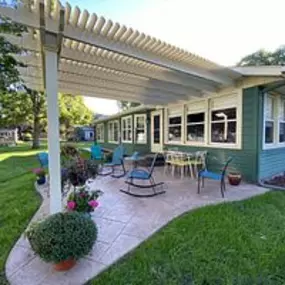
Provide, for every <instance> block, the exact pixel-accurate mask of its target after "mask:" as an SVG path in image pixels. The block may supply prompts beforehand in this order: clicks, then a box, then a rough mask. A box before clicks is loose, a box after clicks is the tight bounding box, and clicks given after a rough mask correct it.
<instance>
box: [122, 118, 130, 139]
mask: <svg viewBox="0 0 285 285" xmlns="http://www.w3.org/2000/svg"><path fill="white" fill-rule="evenodd" d="M128 119H131V128H130V130H131V140H124V123H123V121H125V120H126V121H127V120H128ZM126 130H128V128H127V129H126ZM121 138H122V142H123V143H133V116H132V115H130V116H125V117H122V118H121Z"/></svg>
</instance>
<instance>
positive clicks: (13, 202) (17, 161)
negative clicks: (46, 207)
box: [0, 144, 40, 285]
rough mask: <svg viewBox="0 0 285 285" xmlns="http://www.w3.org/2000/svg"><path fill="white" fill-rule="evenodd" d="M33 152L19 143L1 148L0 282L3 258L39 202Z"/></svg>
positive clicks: (3, 264)
mask: <svg viewBox="0 0 285 285" xmlns="http://www.w3.org/2000/svg"><path fill="white" fill-rule="evenodd" d="M35 154H36V151H31V150H30V146H28V145H27V144H21V145H20V146H17V147H7V148H4V147H1V148H0V209H1V215H0V245H1V246H0V284H1V285H2V284H8V283H7V280H6V279H5V271H4V268H5V261H6V259H7V257H8V254H9V252H10V250H11V248H12V246H13V245H14V243H15V242H16V241H17V239H18V238H19V236H20V235H21V233H22V232H23V231H24V230H25V228H26V226H27V225H28V223H29V220H30V219H31V217H32V216H33V214H34V213H35V211H36V210H37V208H38V207H39V205H40V197H39V196H38V195H37V194H36V192H35V189H34V182H35V177H34V174H32V173H31V169H33V168H35V167H38V161H37V159H36V156H35Z"/></svg>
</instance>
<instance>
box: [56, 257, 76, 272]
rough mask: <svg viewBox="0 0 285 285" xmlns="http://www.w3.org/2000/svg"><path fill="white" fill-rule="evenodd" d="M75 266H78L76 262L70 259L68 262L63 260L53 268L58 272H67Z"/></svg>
mask: <svg viewBox="0 0 285 285" xmlns="http://www.w3.org/2000/svg"><path fill="white" fill-rule="evenodd" d="M75 264H76V260H74V259H68V260H63V261H61V262H59V263H57V264H54V266H53V268H54V269H55V270H56V271H67V270H69V269H71V268H72V267H73V266H74V265H75Z"/></svg>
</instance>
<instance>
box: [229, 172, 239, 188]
mask: <svg viewBox="0 0 285 285" xmlns="http://www.w3.org/2000/svg"><path fill="white" fill-rule="evenodd" d="M228 180H229V183H230V185H234V186H238V185H239V184H240V182H241V174H240V173H229V174H228Z"/></svg>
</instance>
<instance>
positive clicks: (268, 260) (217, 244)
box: [90, 192, 285, 285]
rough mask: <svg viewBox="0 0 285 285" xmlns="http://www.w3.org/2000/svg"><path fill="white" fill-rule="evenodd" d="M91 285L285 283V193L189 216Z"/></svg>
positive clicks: (155, 237) (173, 222)
mask: <svg viewBox="0 0 285 285" xmlns="http://www.w3.org/2000/svg"><path fill="white" fill-rule="evenodd" d="M173 203H175V201H173ZM90 284H94V285H114V284H116V285H144V284H146V285H154V284H155V285H254V284H259V285H261V284H264V285H273V284H274V285H279V284H280V285H281V284H285V193H281V192H271V193H267V194H265V195H262V196H259V197H255V198H252V199H250V200H247V201H242V202H235V203H230V204H221V205H217V206H209V207H205V208H201V209H198V210H196V211H193V212H189V213H187V214H185V215H183V216H181V217H179V218H177V219H176V220H174V221H172V222H171V223H170V224H169V225H167V226H166V227H165V228H164V229H163V230H161V231H160V232H158V233H157V234H155V235H154V236H153V237H151V238H150V239H149V240H147V241H146V242H145V243H143V244H142V245H141V246H140V247H139V248H137V249H136V250H134V251H133V252H132V253H131V254H129V255H128V256H127V257H125V258H124V259H122V260H121V261H119V262H118V263H117V264H115V265H113V266H112V267H111V268H110V269H109V270H107V271H106V272H104V273H102V274H101V275H100V276H99V277H98V278H97V279H94V280H93V281H91V282H90Z"/></svg>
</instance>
